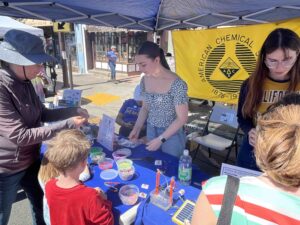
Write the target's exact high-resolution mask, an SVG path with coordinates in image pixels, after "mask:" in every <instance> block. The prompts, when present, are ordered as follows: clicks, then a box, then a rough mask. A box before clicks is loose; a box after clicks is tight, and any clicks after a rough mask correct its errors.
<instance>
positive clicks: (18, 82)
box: [0, 30, 88, 225]
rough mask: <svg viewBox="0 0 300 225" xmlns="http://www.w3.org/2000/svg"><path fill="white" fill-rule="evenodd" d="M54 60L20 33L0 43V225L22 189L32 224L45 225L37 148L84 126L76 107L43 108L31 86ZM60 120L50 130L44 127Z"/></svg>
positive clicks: (13, 32) (31, 38) (81, 111)
mask: <svg viewBox="0 0 300 225" xmlns="http://www.w3.org/2000/svg"><path fill="white" fill-rule="evenodd" d="M51 61H55V58H53V57H52V56H50V55H48V54H46V53H45V50H44V45H43V40H42V39H41V38H39V37H38V36H35V35H32V34H29V33H27V32H24V31H20V30H10V31H8V32H7V33H6V34H5V35H4V38H3V41H2V42H1V43H0V62H1V69H0V224H1V225H6V224H7V223H8V220H9V216H10V211H11V206H12V203H13V202H14V200H15V198H16V195H17V190H18V189H19V187H22V188H23V189H24V191H25V192H26V195H27V197H28V198H29V201H30V203H31V206H32V207H31V208H32V216H33V224H38V225H40V224H44V220H43V206H42V202H43V201H42V200H43V192H42V190H41V189H40V187H39V184H38V180H37V173H38V170H39V167H40V146H41V143H42V142H43V141H46V140H48V139H50V138H52V137H53V136H54V135H55V134H56V133H57V132H59V131H61V130H63V129H72V128H77V127H79V126H81V125H82V124H83V123H84V122H86V120H87V118H88V113H87V111H86V110H85V109H81V108H66V109H52V110H50V109H46V108H45V107H44V105H43V104H42V103H41V102H40V100H39V98H38V96H37V95H36V93H35V90H34V88H33V86H32V83H31V82H30V80H31V79H34V78H35V77H36V76H37V74H38V73H39V72H40V70H41V69H42V68H43V63H45V62H51ZM54 121H59V122H56V123H54V124H51V125H49V126H43V122H54Z"/></svg>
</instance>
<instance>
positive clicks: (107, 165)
mask: <svg viewBox="0 0 300 225" xmlns="http://www.w3.org/2000/svg"><path fill="white" fill-rule="evenodd" d="M113 164H114V160H113V159H111V158H105V159H104V160H103V161H101V162H98V166H99V168H100V169H101V170H107V169H111V168H112V167H113Z"/></svg>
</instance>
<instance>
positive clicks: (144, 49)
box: [138, 41, 170, 70]
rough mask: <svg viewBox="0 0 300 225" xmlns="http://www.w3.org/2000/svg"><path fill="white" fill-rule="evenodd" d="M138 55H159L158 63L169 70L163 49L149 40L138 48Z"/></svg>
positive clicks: (154, 56) (152, 56) (150, 56)
mask: <svg viewBox="0 0 300 225" xmlns="http://www.w3.org/2000/svg"><path fill="white" fill-rule="evenodd" d="M138 55H147V57H149V58H150V59H155V58H156V57H158V56H159V58H160V64H161V65H162V66H163V67H164V68H166V69H167V70H170V67H169V65H168V63H167V60H166V57H165V54H164V50H162V49H161V48H160V47H159V46H158V45H157V44H155V43H154V42H151V41H145V42H144V43H143V44H142V45H141V47H140V48H139V50H138Z"/></svg>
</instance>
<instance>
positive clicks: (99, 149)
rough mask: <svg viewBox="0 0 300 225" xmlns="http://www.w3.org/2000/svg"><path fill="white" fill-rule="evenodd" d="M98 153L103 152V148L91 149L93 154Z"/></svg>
mask: <svg viewBox="0 0 300 225" xmlns="http://www.w3.org/2000/svg"><path fill="white" fill-rule="evenodd" d="M98 152H103V148H101V147H91V148H90V153H91V154H94V153H98Z"/></svg>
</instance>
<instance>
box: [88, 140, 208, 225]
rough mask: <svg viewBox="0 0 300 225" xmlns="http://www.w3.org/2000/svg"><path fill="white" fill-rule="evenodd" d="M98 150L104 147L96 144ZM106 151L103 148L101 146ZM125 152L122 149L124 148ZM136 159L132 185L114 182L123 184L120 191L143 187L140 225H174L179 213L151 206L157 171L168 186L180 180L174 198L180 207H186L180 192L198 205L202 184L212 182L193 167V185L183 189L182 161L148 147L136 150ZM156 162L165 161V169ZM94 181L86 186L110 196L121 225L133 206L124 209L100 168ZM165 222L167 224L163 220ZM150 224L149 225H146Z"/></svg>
mask: <svg viewBox="0 0 300 225" xmlns="http://www.w3.org/2000/svg"><path fill="white" fill-rule="evenodd" d="M94 146H100V144H98V143H95V144H94ZM100 147H102V146H100ZM120 148H121V147H120ZM131 151H132V155H131V156H130V157H128V158H129V159H133V163H134V166H135V170H136V174H135V176H134V177H133V179H131V180H130V181H122V180H121V179H120V178H119V177H117V178H115V179H113V180H111V181H114V182H120V184H119V185H117V186H116V187H117V188H120V187H121V186H123V185H125V184H135V185H137V186H138V187H139V189H140V192H144V193H146V194H147V198H146V199H142V198H139V200H138V202H141V205H140V207H139V209H138V215H137V221H136V224H139V223H140V222H141V221H143V222H144V224H147V225H148V224H161V221H164V224H174V223H172V221H171V217H172V214H173V213H174V212H175V211H176V210H177V209H178V207H177V208H175V207H172V208H170V209H169V210H168V211H164V210H162V209H160V208H158V207H157V206H154V205H152V204H148V202H149V199H150V198H149V194H150V192H151V191H152V190H154V188H155V180H156V171H157V169H160V170H161V171H163V172H164V175H163V176H161V179H160V181H161V184H163V183H165V182H168V181H169V179H170V177H172V176H174V177H175V178H176V188H175V190H174V198H175V200H174V201H175V202H177V204H176V205H177V206H180V205H181V204H182V201H181V200H179V198H177V197H176V195H177V196H178V191H179V190H180V189H184V190H185V195H184V197H185V198H186V199H190V200H192V201H196V200H197V197H198V195H199V194H200V186H199V184H200V183H201V182H202V181H204V180H206V179H208V178H209V176H208V175H206V174H204V173H203V172H201V171H200V170H199V169H198V168H197V167H196V166H195V165H193V172H192V175H193V177H192V184H191V186H183V185H181V184H180V183H179V181H178V180H177V174H178V162H179V159H178V158H176V157H173V156H171V155H168V154H166V153H164V152H162V151H161V150H158V151H154V152H150V151H148V150H146V148H145V145H140V146H138V147H136V148H133V149H131ZM104 152H105V153H106V157H111V158H112V152H111V151H108V150H107V149H104ZM155 160H162V165H160V166H156V165H155V164H154V161H155ZM114 168H115V169H116V164H114ZM92 170H93V177H92V179H91V180H89V181H87V182H86V183H85V184H86V185H88V186H90V187H97V186H98V187H100V188H102V189H103V190H104V191H106V193H107V197H108V199H109V200H111V201H112V203H113V208H114V210H113V212H114V216H115V221H116V224H117V223H118V218H119V217H120V215H121V214H122V213H124V212H126V211H127V210H128V209H130V208H131V207H132V206H126V205H123V204H122V202H121V200H120V199H119V196H118V192H113V191H112V190H111V189H109V187H106V186H105V185H104V181H103V180H102V179H101V178H100V172H101V170H100V169H99V168H98V166H93V167H92ZM142 184H147V185H149V188H148V189H143V188H142V187H141V186H142ZM162 219H163V220H162ZM145 221H146V223H145Z"/></svg>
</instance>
